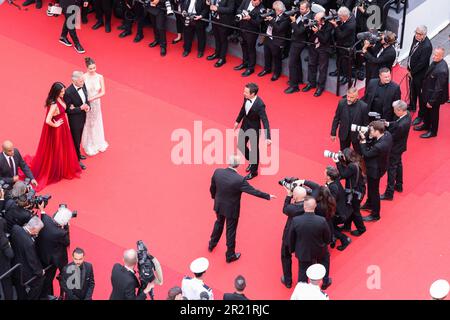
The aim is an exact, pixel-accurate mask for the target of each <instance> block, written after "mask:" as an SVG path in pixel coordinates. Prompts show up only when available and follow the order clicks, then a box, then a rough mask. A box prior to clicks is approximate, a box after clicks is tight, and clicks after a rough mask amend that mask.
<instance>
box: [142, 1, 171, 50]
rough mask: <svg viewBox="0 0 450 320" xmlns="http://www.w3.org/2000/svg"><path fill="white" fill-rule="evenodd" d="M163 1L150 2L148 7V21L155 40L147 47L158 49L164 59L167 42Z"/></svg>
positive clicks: (165, 14)
mask: <svg viewBox="0 0 450 320" xmlns="http://www.w3.org/2000/svg"><path fill="white" fill-rule="evenodd" d="M164 2H165V1H164V0H154V1H151V2H150V7H148V9H147V10H148V13H149V15H150V21H151V23H152V26H153V34H154V36H155V40H154V41H153V42H151V43H150V44H149V45H148V46H149V47H150V48H153V47H156V46H157V45H159V47H160V55H161V56H162V57H164V56H165V55H166V54H167V40H166V21H167V13H166V5H165V4H164Z"/></svg>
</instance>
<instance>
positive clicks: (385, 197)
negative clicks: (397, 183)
mask: <svg viewBox="0 0 450 320" xmlns="http://www.w3.org/2000/svg"><path fill="white" fill-rule="evenodd" d="M380 200H390V201H392V200H394V196H393V195H390V194H386V193H383V194H382V195H381V196H380Z"/></svg>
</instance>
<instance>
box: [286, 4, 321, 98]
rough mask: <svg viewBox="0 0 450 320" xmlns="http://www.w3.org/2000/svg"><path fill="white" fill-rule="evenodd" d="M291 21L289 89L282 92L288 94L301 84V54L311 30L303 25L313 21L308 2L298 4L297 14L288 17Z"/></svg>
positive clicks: (297, 90) (296, 90)
mask: <svg viewBox="0 0 450 320" xmlns="http://www.w3.org/2000/svg"><path fill="white" fill-rule="evenodd" d="M289 18H290V19H291V28H292V37H291V40H292V42H291V49H290V50H289V63H288V64H289V87H288V88H287V89H286V90H284V92H285V93H287V94H290V93H294V92H299V91H300V89H299V85H300V84H303V70H302V52H303V50H304V49H305V48H306V43H305V42H307V41H308V38H309V37H310V32H311V30H310V29H309V28H306V26H305V23H306V22H307V21H309V20H312V19H314V13H313V12H312V11H311V4H310V3H309V2H308V1H302V2H300V6H299V14H298V15H297V14H295V15H292V16H290V17H289Z"/></svg>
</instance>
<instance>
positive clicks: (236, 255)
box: [227, 252, 241, 263]
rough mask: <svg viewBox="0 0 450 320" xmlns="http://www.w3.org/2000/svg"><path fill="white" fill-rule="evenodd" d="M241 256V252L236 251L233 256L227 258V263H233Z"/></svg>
mask: <svg viewBox="0 0 450 320" xmlns="http://www.w3.org/2000/svg"><path fill="white" fill-rule="evenodd" d="M240 257H241V254H240V253H239V252H236V253H235V254H234V255H233V256H231V257H228V258H227V263H231V262H233V261H236V260H239V258H240Z"/></svg>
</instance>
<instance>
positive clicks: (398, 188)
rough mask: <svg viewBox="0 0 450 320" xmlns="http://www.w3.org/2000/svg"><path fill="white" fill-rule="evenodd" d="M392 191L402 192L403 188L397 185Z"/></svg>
mask: <svg viewBox="0 0 450 320" xmlns="http://www.w3.org/2000/svg"><path fill="white" fill-rule="evenodd" d="M394 190H395V191H397V192H403V187H402V186H400V185H397V186H395V187H394Z"/></svg>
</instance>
